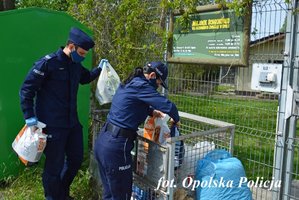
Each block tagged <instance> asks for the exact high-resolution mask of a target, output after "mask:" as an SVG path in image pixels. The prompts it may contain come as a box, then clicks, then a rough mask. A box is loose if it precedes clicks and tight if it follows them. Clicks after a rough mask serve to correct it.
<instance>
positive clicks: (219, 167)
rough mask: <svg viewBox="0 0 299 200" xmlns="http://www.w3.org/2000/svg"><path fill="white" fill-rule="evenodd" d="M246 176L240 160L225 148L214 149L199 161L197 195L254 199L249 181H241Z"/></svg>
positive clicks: (224, 199) (202, 198)
mask: <svg viewBox="0 0 299 200" xmlns="http://www.w3.org/2000/svg"><path fill="white" fill-rule="evenodd" d="M242 177H246V175H245V170H244V168H243V165H242V163H241V161H240V160H238V159H237V158H235V157H232V156H231V155H230V153H229V152H227V151H225V150H214V151H211V152H210V153H208V154H207V155H206V156H205V157H204V158H203V159H202V160H199V161H198V164H197V168H196V180H199V181H200V186H199V187H197V188H196V197H197V199H200V200H210V199H213V200H233V199H236V200H252V194H251V191H250V189H249V188H248V187H247V183H246V182H245V183H240V180H241V178H242Z"/></svg>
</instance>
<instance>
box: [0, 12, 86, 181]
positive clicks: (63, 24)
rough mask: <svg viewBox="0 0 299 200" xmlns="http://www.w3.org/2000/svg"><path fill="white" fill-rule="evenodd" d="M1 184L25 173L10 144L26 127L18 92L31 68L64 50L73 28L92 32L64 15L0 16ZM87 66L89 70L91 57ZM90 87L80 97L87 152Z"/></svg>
mask: <svg viewBox="0 0 299 200" xmlns="http://www.w3.org/2000/svg"><path fill="white" fill-rule="evenodd" d="M0 24H1V31H0V77H1V78H0V180H3V179H4V178H6V177H8V176H15V175H17V174H18V172H19V171H20V170H21V169H23V166H22V164H21V163H20V162H19V160H18V158H17V156H16V154H15V153H14V152H13V150H12V147H11V144H12V142H13V140H14V138H15V136H16V135H17V133H18V132H19V130H20V129H21V128H22V126H23V125H24V119H23V114H22V112H21V108H20V98H19V89H20V86H21V84H22V82H23V81H24V78H25V76H26V74H27V73H28V71H29V69H30V68H31V67H32V64H33V63H34V62H35V61H36V60H37V59H39V58H41V57H42V56H45V55H46V54H48V53H52V52H54V51H56V50H57V49H58V48H59V47H60V46H65V44H66V42H67V38H68V33H69V30H70V28H71V27H73V26H75V27H78V28H81V29H82V30H84V31H86V32H88V33H90V31H89V30H88V29H87V28H86V27H84V26H83V25H82V24H80V23H79V22H78V21H76V20H75V19H74V18H72V17H71V16H69V15H68V14H66V13H64V12H58V11H50V10H46V9H41V8H28V9H20V10H12V11H5V12H0ZM83 64H84V66H85V67H87V68H90V66H91V65H92V55H91V53H88V55H87V57H86V59H85V61H84V63H83ZM89 96H90V87H89V86H88V85H85V86H81V87H80V89H79V94H78V112H79V118H80V121H81V123H82V125H83V126H84V148H85V150H86V149H87V143H88V141H87V140H88V118H89Z"/></svg>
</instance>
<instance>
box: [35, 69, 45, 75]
mask: <svg viewBox="0 0 299 200" xmlns="http://www.w3.org/2000/svg"><path fill="white" fill-rule="evenodd" d="M33 72H34V73H36V74H38V75H41V76H44V75H45V73H44V72H42V71H39V70H37V69H33Z"/></svg>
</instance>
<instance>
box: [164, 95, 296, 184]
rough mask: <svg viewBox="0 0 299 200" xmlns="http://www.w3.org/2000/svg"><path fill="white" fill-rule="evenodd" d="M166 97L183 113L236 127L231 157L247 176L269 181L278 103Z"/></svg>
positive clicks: (212, 97)
mask: <svg viewBox="0 0 299 200" xmlns="http://www.w3.org/2000/svg"><path fill="white" fill-rule="evenodd" d="M169 98H170V99H171V100H172V101H173V102H175V103H176V105H177V107H178V108H179V110H182V111H184V112H188V113H192V114H196V115H200V116H204V117H208V118H211V119H217V120H221V121H225V122H229V123H233V124H235V125H236V128H235V138H234V155H235V156H236V157H238V158H239V159H240V160H241V161H242V163H243V165H244V168H245V170H246V174H247V177H248V178H249V179H255V178H256V177H264V178H265V179H271V178H272V175H273V174H272V171H273V160H274V148H275V131H276V118H277V107H278V101H277V100H276V101H275V100H274V101H270V100H261V99H254V98H250V97H245V98H244V97H238V96H233V97H232V96H229V97H228V96H219V95H217V96H216V95H204V96H200V95H198V96H195V95H188V94H186V93H181V94H179V93H177V94H170V95H169ZM297 157H298V156H297ZM295 160H296V161H295V162H294V163H298V158H295Z"/></svg>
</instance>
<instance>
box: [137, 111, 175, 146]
mask: <svg viewBox="0 0 299 200" xmlns="http://www.w3.org/2000/svg"><path fill="white" fill-rule="evenodd" d="M169 119H170V117H169V116H168V115H167V114H164V115H163V116H162V117H151V116H148V117H147V118H146V120H145V124H144V132H143V137H145V138H147V139H150V140H152V141H154V142H156V143H158V144H161V145H166V139H167V138H169V137H170V129H169V127H168V124H167V122H168V120H169Z"/></svg>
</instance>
